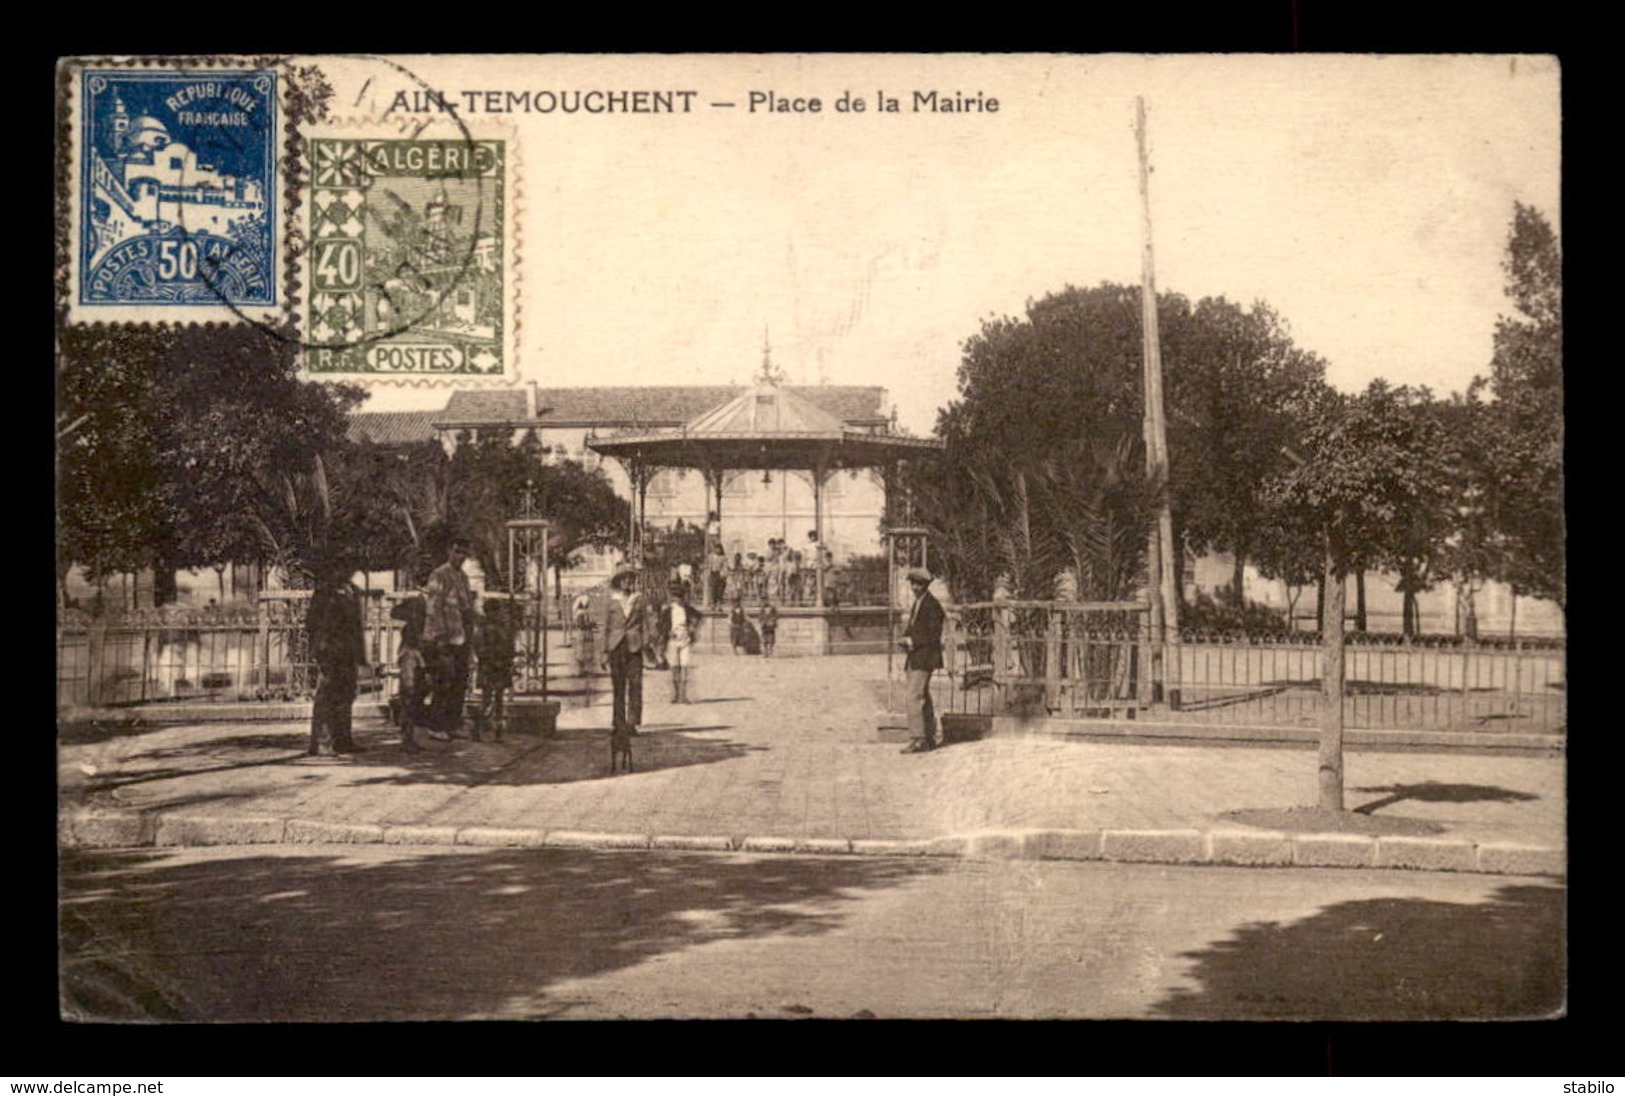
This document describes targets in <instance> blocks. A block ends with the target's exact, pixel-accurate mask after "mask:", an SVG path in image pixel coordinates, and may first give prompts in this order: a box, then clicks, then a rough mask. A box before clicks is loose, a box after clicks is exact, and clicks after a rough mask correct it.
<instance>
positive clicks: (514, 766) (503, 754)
mask: <svg viewBox="0 0 1625 1096" xmlns="http://www.w3.org/2000/svg"><path fill="white" fill-rule="evenodd" d="M730 729H731V728H730V727H728V726H727V725H715V726H705V727H689V726H682V727H676V726H673V727H669V728H665V727H659V726H645V727H644V728H643V730H642V733H640V734H638V735H637V736H636V737H635V738H633V739H632V757H633V765H634V769H635V771H634V773H633V774H632V775H637V774H641V773H651V772H659V771H661V770H662V769H680V768H686V767H688V766H690V765H711V764H715V763H716V762H719V761H732V760H733V759H735V758H738V757H743V756H745V755H746V754H748V753H759V752H762V751H765V750H767V749H768V748H769V747H766V746H751V745H746V744H745V743H742V742H735V741H732V740H727V739H717V738H712V737H708V735H709V734H710V733H712V732H716V731H726V730H730ZM397 755H398V756H397ZM364 763H365V764H369V765H371V764H389V765H399V766H405V768H404V771H398V772H392V773H389V774H387V775H377V776H367V777H362V778H360V779H357V780H355V781H354V782H353V783H354V784H355V785H357V786H364V785H369V784H424V783H430V784H452V785H456V784H464V785H470V786H472V785H524V784H570V783H574V782H576V781H579V780H607V779H611V778H612V776H614V774H612V773H611V772H610V771H609V731H608V730H605V729H599V728H593V729H586V728H569V729H564V730H559V731H556V732H555V733H553V734H550V735H547V736H545V737H535V736H531V735H522V736H514V735H509V736H507V737H506V738H504V739H503V740H502V741H501V742H483V743H474V742H466V741H462V740H457V741H454V742H453V743H452V744H451V745H450V747H449V748H441V747H440V746H439V745H438V744H430V746H428V747H427V748H425V749H424V751H423V752H422V753H416V754H413V753H407V752H406V751H405V749H404V747H402V746H401V745H400V743H399V741H398V740H396V741H395V742H370V743H369V746H368V752H367V755H366V757H365V759H364ZM625 775H626V774H621V775H620V776H618V777H614V778H616V779H622V778H624V776H625Z"/></svg>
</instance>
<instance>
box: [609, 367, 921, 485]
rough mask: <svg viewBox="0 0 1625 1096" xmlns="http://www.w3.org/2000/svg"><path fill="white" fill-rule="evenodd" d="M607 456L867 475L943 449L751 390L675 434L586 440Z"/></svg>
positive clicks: (790, 396)
mask: <svg viewBox="0 0 1625 1096" xmlns="http://www.w3.org/2000/svg"><path fill="white" fill-rule="evenodd" d="M587 445H588V447H589V448H591V449H593V450H595V451H596V452H598V453H601V454H603V455H604V456H606V457H615V458H617V459H619V460H624V461H632V462H641V463H646V464H658V465H663V466H665V467H670V468H711V469H727V468H762V469H767V468H783V469H794V468H818V467H824V468H832V469H833V468H872V467H875V466H877V465H884V464H890V463H892V462H894V461H898V460H906V459H908V458H910V457H915V456H923V455H924V454H926V453H933V452H936V451H938V450H940V449H941V448H942V443H941V442H939V441H936V440H934V439H931V438H903V437H897V436H896V435H892V434H878V433H873V432H870V431H868V430H862V429H857V428H854V427H851V426H848V425H846V424H845V423H843V422H841V421H840V420H839V419H837V418H836V417H835V416H834V415H831V414H830V413H829V412H827V411H825V410H824V409H823V408H821V407H818V406H817V405H815V404H814V403H812V401H810V400H808V399H806V398H805V397H803V396H801V395H798V394H797V393H795V392H792V391H790V390H789V389H787V388H783V387H781V386H779V385H775V384H768V383H764V384H758V385H756V386H755V387H754V388H750V389H747V390H745V391H744V392H742V393H741V394H739V395H738V396H736V397H734V398H733V399H731V400H728V401H727V402H726V403H723V404H719V405H718V406H716V407H713V408H712V409H711V410H709V411H707V412H705V413H704V414H702V415H699V416H697V417H695V418H693V419H691V420H689V421H688V422H687V423H685V424H684V425H682V426H680V427H678V428H677V429H676V430H659V431H634V432H629V433H624V434H615V435H612V436H610V437H605V438H590V439H588V441H587Z"/></svg>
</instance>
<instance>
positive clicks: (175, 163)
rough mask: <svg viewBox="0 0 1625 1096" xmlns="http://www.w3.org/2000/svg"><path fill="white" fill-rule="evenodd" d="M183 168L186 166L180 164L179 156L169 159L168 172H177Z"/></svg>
mask: <svg viewBox="0 0 1625 1096" xmlns="http://www.w3.org/2000/svg"><path fill="white" fill-rule="evenodd" d="M185 166H186V165H184V164H182V163H181V158H180V157H179V156H171V157H170V158H169V170H170V171H179V170H180V169H181V168H183V167H185Z"/></svg>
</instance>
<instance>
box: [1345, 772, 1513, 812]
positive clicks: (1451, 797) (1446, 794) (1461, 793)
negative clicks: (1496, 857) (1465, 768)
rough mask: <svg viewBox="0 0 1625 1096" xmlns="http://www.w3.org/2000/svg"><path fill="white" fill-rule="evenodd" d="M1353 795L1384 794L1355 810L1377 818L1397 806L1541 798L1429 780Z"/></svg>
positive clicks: (1509, 789) (1491, 787) (1368, 790)
mask: <svg viewBox="0 0 1625 1096" xmlns="http://www.w3.org/2000/svg"><path fill="white" fill-rule="evenodd" d="M1349 790H1350V791H1353V792H1366V793H1382V798H1381V799H1374V800H1372V801H1371V802H1370V803H1367V804H1365V805H1364V806H1360V807H1355V808H1354V810H1355V811H1356V812H1357V813H1359V814H1374V813H1375V812H1377V811H1380V810H1382V808H1384V807H1391V806H1393V805H1394V804H1395V803H1403V802H1405V801H1406V800H1414V801H1416V802H1418V803H1526V802H1528V801H1530V800H1532V799H1539V798H1540V796H1538V795H1535V794H1533V793H1531V792H1520V791H1514V790H1513V789H1511V788H1498V787H1495V786H1494V785H1492V784H1441V783H1439V782H1437V781H1434V780H1425V781H1423V782H1422V783H1420V784H1385V785H1382V786H1380V787H1373V788H1350V789H1349Z"/></svg>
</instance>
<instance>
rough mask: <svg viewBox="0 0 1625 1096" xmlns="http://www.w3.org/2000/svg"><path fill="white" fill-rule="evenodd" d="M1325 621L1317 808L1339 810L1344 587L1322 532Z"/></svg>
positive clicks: (1340, 796)
mask: <svg viewBox="0 0 1625 1096" xmlns="http://www.w3.org/2000/svg"><path fill="white" fill-rule="evenodd" d="M1325 576H1326V579H1325V581H1326V619H1325V623H1324V624H1323V625H1322V627H1323V629H1324V630H1323V632H1322V635H1321V646H1322V653H1321V669H1320V677H1321V682H1320V685H1321V703H1322V705H1323V707H1322V709H1321V713H1320V766H1319V774H1320V809H1321V810H1324V811H1341V810H1342V809H1343V677H1344V664H1343V611H1344V608H1345V606H1346V598H1347V593H1346V591H1347V586H1346V585H1345V579H1344V575H1343V568H1342V565H1341V564H1340V562H1339V561H1338V559H1337V555H1336V553H1335V552H1333V551H1332V537H1331V531H1330V530H1329V529H1328V530H1327V532H1326V571H1325Z"/></svg>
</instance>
